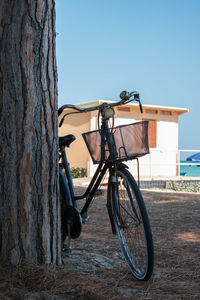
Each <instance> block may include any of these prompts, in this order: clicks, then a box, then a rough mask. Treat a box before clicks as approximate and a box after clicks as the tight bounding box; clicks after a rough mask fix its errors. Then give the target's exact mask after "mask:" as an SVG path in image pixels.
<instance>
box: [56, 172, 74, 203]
mask: <svg viewBox="0 0 200 300" xmlns="http://www.w3.org/2000/svg"><path fill="white" fill-rule="evenodd" d="M59 179H60V189H62V191H63V193H64V195H65V199H66V202H67V203H66V204H67V205H70V206H72V198H71V194H70V190H69V186H68V184H67V181H66V179H65V176H64V174H63V172H62V171H59Z"/></svg>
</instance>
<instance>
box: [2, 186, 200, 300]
mask: <svg viewBox="0 0 200 300" xmlns="http://www.w3.org/2000/svg"><path fill="white" fill-rule="evenodd" d="M143 195H144V199H145V202H146V205H147V207H148V211H149V216H150V220H151V226H152V231H153V237H154V247H155V269H154V274H153V276H152V278H151V280H150V281H148V282H138V281H136V280H134V278H133V277H132V275H131V274H130V273H129V271H128V269H127V267H126V264H125V263H123V261H121V263H120V264H119V261H118V259H117V258H116V257H118V256H117V254H118V252H119V246H118V242H117V240H116V237H115V236H112V234H111V229H110V224H109V220H108V216H107V211H106V207H105V202H106V200H105V199H106V195H105V197H104V198H98V199H97V201H95V202H94V204H93V206H92V208H91V211H90V221H89V223H87V224H86V225H85V226H84V228H83V233H82V236H81V237H80V238H79V239H77V240H75V241H74V242H73V246H74V248H75V249H76V250H79V251H80V252H81V253H83V255H80V257H78V258H77V259H76V261H75V262H74V260H73V262H72V260H70V258H69V259H68V257H64V261H65V262H66V263H65V266H64V267H63V268H50V267H45V266H35V265H30V264H27V263H25V262H22V263H21V264H20V265H19V266H17V267H15V268H12V269H9V270H8V269H4V268H2V267H1V268H0V281H1V282H2V281H4V282H9V283H10V284H12V285H14V286H16V287H18V288H20V289H24V290H28V291H48V292H49V293H54V294H62V295H65V296H66V299H68V298H67V297H68V296H69V297H72V296H73V299H153V300H156V299H191V300H192V299H193V300H194V299H195V300H197V299H200V261H199V258H200V228H199V224H200V221H199V208H200V195H198V194H196V195H195V194H187V193H161V192H151V191H144V192H143ZM84 253H87V255H88V256H87V260H86V258H85V257H84ZM94 253H95V254H99V255H100V254H101V255H103V256H105V257H107V258H108V260H110V262H111V263H112V265H113V267H112V268H105V267H103V266H102V265H101V264H100V265H98V266H96V267H95V268H94V260H92V258H91V259H90V257H92V255H93V254H94ZM89 254H91V255H89ZM84 259H85V260H84ZM83 260H84V264H81V262H82V261H83ZM119 260H120V259H119ZM70 299H72V298H70Z"/></svg>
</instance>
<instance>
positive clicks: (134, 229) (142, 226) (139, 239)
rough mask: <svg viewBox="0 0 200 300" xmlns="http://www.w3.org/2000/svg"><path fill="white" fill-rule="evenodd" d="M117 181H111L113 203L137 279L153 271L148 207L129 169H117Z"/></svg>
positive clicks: (125, 252) (124, 248)
mask: <svg viewBox="0 0 200 300" xmlns="http://www.w3.org/2000/svg"><path fill="white" fill-rule="evenodd" d="M116 174H117V184H116V183H112V184H110V188H111V193H110V195H111V199H110V200H111V206H112V213H113V221H114V225H115V229H116V233H117V236H118V239H119V242H120V246H121V250H122V253H123V256H124V258H125V260H126V262H127V264H128V266H129V268H130V270H131V272H132V274H133V275H134V276H135V277H136V278H137V279H138V280H148V279H149V278H150V277H151V275H152V272H153V264H154V253H153V252H154V251H153V239H152V234H151V228H150V223H149V218H148V214H147V210H146V207H145V204H144V200H143V197H142V194H141V192H140V190H139V188H138V186H137V183H136V181H135V180H134V178H133V176H132V175H131V174H130V172H129V171H128V170H126V169H123V170H120V171H117V173H116Z"/></svg>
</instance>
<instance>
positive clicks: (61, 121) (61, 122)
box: [59, 116, 65, 127]
mask: <svg viewBox="0 0 200 300" xmlns="http://www.w3.org/2000/svg"><path fill="white" fill-rule="evenodd" d="M64 119H65V116H64V117H62V119H61V120H60V123H59V127H61V126H62V124H63V121H64Z"/></svg>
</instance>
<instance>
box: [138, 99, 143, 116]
mask: <svg viewBox="0 0 200 300" xmlns="http://www.w3.org/2000/svg"><path fill="white" fill-rule="evenodd" d="M139 106H140V112H141V114H143V108H142V104H141V102H139Z"/></svg>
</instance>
